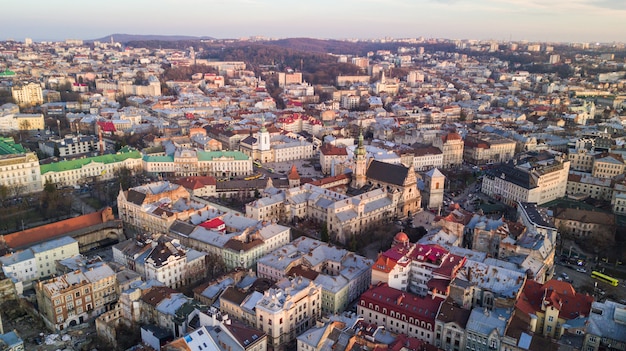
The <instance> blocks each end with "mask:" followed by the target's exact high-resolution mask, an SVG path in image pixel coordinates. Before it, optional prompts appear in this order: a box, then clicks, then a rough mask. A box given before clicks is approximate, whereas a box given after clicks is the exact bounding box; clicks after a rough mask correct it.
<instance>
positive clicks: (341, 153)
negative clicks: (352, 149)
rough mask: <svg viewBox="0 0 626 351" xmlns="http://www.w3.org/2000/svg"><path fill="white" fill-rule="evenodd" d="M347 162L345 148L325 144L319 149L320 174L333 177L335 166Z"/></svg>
mask: <svg viewBox="0 0 626 351" xmlns="http://www.w3.org/2000/svg"><path fill="white" fill-rule="evenodd" d="M347 161H348V151H347V150H346V148H345V147H338V146H335V145H333V144H330V143H325V144H324V145H322V147H320V166H322V173H324V174H327V175H328V174H329V175H333V174H334V173H335V167H336V166H337V165H341V164H344V163H346V162H347Z"/></svg>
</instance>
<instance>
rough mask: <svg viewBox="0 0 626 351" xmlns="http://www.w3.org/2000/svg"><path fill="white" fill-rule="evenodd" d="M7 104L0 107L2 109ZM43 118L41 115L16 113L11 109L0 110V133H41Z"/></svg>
mask: <svg viewBox="0 0 626 351" xmlns="http://www.w3.org/2000/svg"><path fill="white" fill-rule="evenodd" d="M6 105H8V104H5V105H2V106H3V107H4V106H6ZM44 129H45V124H44V117H43V114H41V113H18V112H14V110H13V109H2V110H0V132H3V133H13V132H17V131H30V132H32V131H43V130H44Z"/></svg>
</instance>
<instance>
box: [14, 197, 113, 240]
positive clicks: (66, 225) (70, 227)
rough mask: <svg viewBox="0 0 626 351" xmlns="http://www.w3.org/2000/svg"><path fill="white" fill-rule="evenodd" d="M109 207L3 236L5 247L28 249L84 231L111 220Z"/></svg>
mask: <svg viewBox="0 0 626 351" xmlns="http://www.w3.org/2000/svg"><path fill="white" fill-rule="evenodd" d="M112 216H113V215H112V210H111V208H110V207H107V208H104V209H102V210H101V211H98V212H94V213H89V214H86V215H82V216H78V217H74V218H69V219H66V220H63V221H59V222H55V223H50V224H46V225H42V226H39V227H35V228H30V229H26V230H23V231H21V232H16V233H12V234H7V235H5V236H4V241H5V242H6V244H7V246H8V247H10V248H12V249H19V248H24V247H29V246H31V245H33V244H37V243H40V242H44V241H48V240H51V239H54V238H57V237H61V236H65V235H67V234H69V233H72V232H74V231H77V230H81V229H85V228H88V227H91V226H94V225H97V224H101V223H104V222H107V221H109V220H112V219H113V217H112Z"/></svg>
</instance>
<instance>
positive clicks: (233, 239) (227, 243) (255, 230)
mask: <svg viewBox="0 0 626 351" xmlns="http://www.w3.org/2000/svg"><path fill="white" fill-rule="evenodd" d="M169 233H170V235H171V236H173V237H175V238H177V239H179V240H180V242H181V244H183V245H185V246H187V247H191V248H194V249H196V250H198V251H203V252H207V253H210V254H214V255H216V256H217V257H220V258H221V259H223V260H224V264H225V265H226V268H227V269H235V268H244V269H249V268H252V267H254V266H255V265H256V263H257V261H258V260H259V259H260V258H261V257H263V256H265V255H267V254H268V253H270V252H272V251H274V250H276V249H277V248H279V247H282V246H283V245H286V244H288V243H289V242H290V241H291V229H290V228H289V227H285V226H282V225H279V224H275V223H272V222H261V221H257V220H253V219H250V218H246V217H243V216H239V215H235V214H226V215H220V216H215V217H212V216H211V217H210V218H208V219H207V220H206V221H204V222H202V223H200V224H199V225H197V226H195V225H192V224H189V223H184V222H181V221H177V222H175V223H174V225H172V226H171V228H170V232H169Z"/></svg>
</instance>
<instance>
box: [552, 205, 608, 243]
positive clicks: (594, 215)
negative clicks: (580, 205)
mask: <svg viewBox="0 0 626 351" xmlns="http://www.w3.org/2000/svg"><path fill="white" fill-rule="evenodd" d="M554 224H555V225H556V227H557V228H562V229H561V230H562V231H563V232H565V233H568V234H571V235H573V236H574V237H576V238H580V239H587V240H593V241H594V242H596V243H604V244H605V245H611V244H612V243H613V242H614V241H615V231H616V228H617V226H616V221H615V215H613V214H612V213H606V212H599V211H590V210H581V209H576V208H557V209H556V211H555V212H554Z"/></svg>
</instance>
